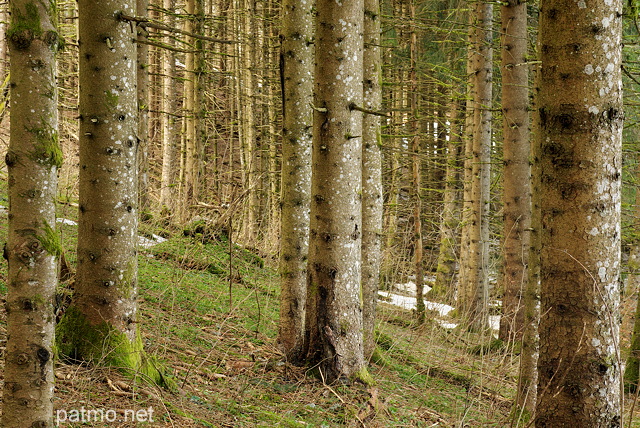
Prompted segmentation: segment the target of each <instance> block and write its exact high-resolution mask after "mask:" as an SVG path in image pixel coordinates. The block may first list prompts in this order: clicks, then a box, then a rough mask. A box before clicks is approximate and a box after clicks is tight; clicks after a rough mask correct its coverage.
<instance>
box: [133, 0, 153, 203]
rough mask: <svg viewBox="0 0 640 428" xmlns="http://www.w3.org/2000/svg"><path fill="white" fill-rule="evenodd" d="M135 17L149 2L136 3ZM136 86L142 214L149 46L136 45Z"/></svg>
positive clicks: (145, 195) (145, 190) (146, 198)
mask: <svg viewBox="0 0 640 428" xmlns="http://www.w3.org/2000/svg"><path fill="white" fill-rule="evenodd" d="M136 8H137V11H136V14H137V16H142V17H146V16H147V15H148V9H149V0H137V1H136ZM137 28H138V38H139V39H141V40H142V41H146V30H145V29H144V28H142V27H140V26H138V27H137ZM137 50H138V52H137V58H138V60H137V69H138V73H137V86H138V132H137V136H138V198H139V199H140V201H139V204H140V205H139V211H140V213H142V214H144V213H145V212H147V211H148V210H149V208H150V206H149V204H150V200H149V190H150V189H149V70H148V69H149V45H147V44H146V43H138V44H137Z"/></svg>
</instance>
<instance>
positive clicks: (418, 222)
mask: <svg viewBox="0 0 640 428" xmlns="http://www.w3.org/2000/svg"><path fill="white" fill-rule="evenodd" d="M409 8H410V14H411V19H412V23H413V24H415V22H413V20H415V16H416V6H415V4H414V3H413V2H411V4H410V5H409ZM409 50H410V56H411V70H410V71H409V82H410V84H411V90H410V91H409V101H410V106H409V108H410V110H411V119H410V120H411V135H412V137H411V149H410V150H411V164H410V167H409V170H410V174H411V187H410V191H409V195H410V200H411V205H412V208H413V213H412V217H411V219H412V222H413V239H412V248H413V267H414V271H415V275H416V279H415V283H416V317H417V321H418V323H419V324H421V323H423V322H424V317H425V305H424V298H423V294H424V293H423V291H424V257H423V245H422V192H421V190H422V171H421V163H422V156H421V155H422V153H421V150H420V131H419V129H420V128H419V112H418V75H417V70H416V67H417V61H418V36H417V34H416V31H415V25H414V26H413V27H412V30H411V37H410V41H409Z"/></svg>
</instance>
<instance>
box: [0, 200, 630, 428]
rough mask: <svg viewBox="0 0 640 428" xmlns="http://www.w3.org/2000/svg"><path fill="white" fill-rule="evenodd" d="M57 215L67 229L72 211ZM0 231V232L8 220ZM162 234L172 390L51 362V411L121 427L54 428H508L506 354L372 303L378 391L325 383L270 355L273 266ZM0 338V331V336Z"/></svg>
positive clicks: (151, 301)
mask: <svg viewBox="0 0 640 428" xmlns="http://www.w3.org/2000/svg"><path fill="white" fill-rule="evenodd" d="M60 215H64V216H66V217H67V218H70V219H72V220H75V214H74V209H73V207H63V208H61V213H60ZM143 228H144V229H145V233H153V232H154V230H153V228H152V227H151V226H149V225H143ZM58 231H59V233H60V234H61V237H62V239H61V242H62V245H63V247H64V251H65V254H66V256H67V259H68V260H69V262H70V263H71V264H72V265H73V264H74V263H75V255H74V253H75V245H76V240H77V228H76V226H73V225H66V224H58ZM0 233H5V234H6V221H0ZM163 234H164V235H166V236H170V239H169V240H167V241H166V242H163V243H161V244H158V245H156V246H154V247H151V248H149V249H141V251H140V255H139V323H140V329H141V332H142V336H143V341H144V344H145V349H146V350H147V352H148V353H149V354H150V355H151V356H153V357H154V358H156V359H157V360H159V361H160V362H161V363H162V364H164V365H165V366H166V367H167V368H168V369H169V372H170V373H169V374H170V376H171V378H172V379H173V380H174V381H175V383H176V385H177V388H176V390H174V391H167V390H163V389H161V388H158V387H154V386H151V385H150V384H147V383H146V382H141V381H139V380H138V381H136V380H132V379H131V377H128V376H123V375H122V373H120V372H119V371H118V370H114V369H113V368H100V367H88V366H85V365H77V364H70V363H68V362H65V361H58V362H57V364H56V401H55V408H56V409H57V410H65V411H70V410H73V409H81V408H85V409H94V410H95V409H104V410H107V409H113V410H115V411H116V412H117V415H118V420H117V423H108V422H95V421H94V422H92V423H90V424H84V425H83V424H81V423H80V422H70V421H68V420H67V421H63V422H64V423H61V424H59V426H69V427H79V426H87V425H89V426H95V427H111V426H118V427H145V426H153V427H256V426H258V427H259V426H265V427H267V426H268V427H271V426H279V427H335V426H348V427H436V426H437V427H463V426H468V427H505V426H509V422H508V421H509V412H510V410H511V403H512V400H513V397H514V393H515V386H516V374H517V362H518V361H517V356H516V355H513V354H511V353H510V351H509V347H508V346H498V344H495V343H488V344H486V345H485V346H483V347H479V346H478V342H479V338H478V337H476V336H473V335H472V334H470V333H466V332H463V331H459V330H446V329H443V328H442V327H440V326H439V325H438V324H437V323H435V322H430V321H429V320H428V321H427V322H426V323H425V324H424V325H422V326H416V325H415V323H414V320H413V314H412V313H411V312H409V311H405V310H402V309H399V308H396V307H393V306H391V305H389V304H387V303H384V302H381V303H380V304H379V321H378V324H377V343H378V348H379V349H378V353H377V358H376V360H375V361H376V362H375V363H372V364H371V366H370V369H369V370H370V373H371V375H372V376H373V378H374V379H375V381H376V384H375V386H372V387H365V386H362V385H342V384H336V385H326V384H324V383H323V382H322V381H321V380H319V379H316V378H314V377H312V376H311V375H310V374H309V372H308V371H307V370H306V369H305V368H300V367H295V366H291V365H289V364H287V363H286V362H284V361H283V358H282V355H281V353H280V352H279V350H278V349H277V347H276V344H275V336H276V333H277V319H278V277H277V274H276V271H275V269H274V268H273V266H271V265H272V264H273V261H271V260H267V259H262V258H260V257H259V256H257V255H256V254H255V253H254V252H252V251H249V250H247V249H244V248H242V247H240V246H238V245H229V242H228V241H226V240H224V239H222V240H217V241H215V240H214V241H211V240H208V241H206V242H204V241H202V240H200V239H198V237H195V238H194V237H185V236H183V234H182V233H181V231H175V232H174V233H173V234H171V233H167V231H166V230H164V231H163ZM1 263H3V268H2V270H1V271H0V272H2V273H1V274H0V275H2V276H0V289H2V290H3V291H4V290H6V288H5V285H4V275H6V274H5V272H6V262H5V261H4V260H2V262H1ZM4 317H5V314H4V310H3V309H0V318H4ZM0 325H1V324H0ZM5 334H6V332H5V331H4V328H3V327H0V339H4V337H2V336H4V335H5ZM0 364H2V363H0ZM632 399H633V397H630V398H629V399H628V400H627V402H628V403H630V402H631V401H632ZM629 406H630V404H629ZM637 407H640V406H636V409H637ZM127 409H133V410H136V411H137V410H144V409H152V410H153V418H154V422H153V423H149V422H137V423H136V422H133V421H124V420H123V417H124V412H125V411H126V410H127ZM636 419H637V420H640V418H637V417H636ZM627 421H628V419H627ZM625 426H626V425H625ZM632 426H634V427H640V423H639V422H635V421H634V424H633V425H632Z"/></svg>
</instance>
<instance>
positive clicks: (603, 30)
mask: <svg viewBox="0 0 640 428" xmlns="http://www.w3.org/2000/svg"><path fill="white" fill-rule="evenodd" d="M540 19H541V20H540V40H541V41H540V49H539V52H540V53H541V54H540V56H541V61H542V68H541V80H540V89H539V91H540V92H539V105H538V109H539V114H540V129H539V138H540V144H541V148H540V150H541V170H542V187H541V194H542V200H541V212H542V227H543V229H542V247H541V264H542V265H541V266H542V268H541V269H542V270H541V314H542V316H541V320H540V359H539V362H538V372H539V380H538V392H539V396H538V405H537V411H536V416H535V424H536V427H551V426H553V427H562V426H572V427H573V426H585V427H587V426H590V427H596V426H597V427H614V426H615V427H617V426H621V394H620V369H621V367H620V354H619V341H618V339H619V337H618V336H619V326H618V316H619V285H618V282H619V275H620V176H621V151H622V150H621V138H622V122H623V114H622V83H621V67H620V65H621V25H622V3H621V2H619V1H609V0H594V1H592V2H589V3H588V5H587V6H585V5H584V4H581V3H578V4H576V3H574V2H567V1H564V0H548V1H543V2H542V7H541V14H540Z"/></svg>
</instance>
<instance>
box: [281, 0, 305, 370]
mask: <svg viewBox="0 0 640 428" xmlns="http://www.w3.org/2000/svg"><path fill="white" fill-rule="evenodd" d="M313 7H314V2H306V1H305V2H301V1H300V0H285V2H284V4H283V5H282V14H283V15H282V23H283V27H282V36H281V37H282V52H281V58H280V61H281V63H280V67H281V70H280V73H281V76H280V78H281V79H282V80H281V83H282V99H283V115H284V117H283V124H282V197H281V206H282V214H281V229H280V264H279V270H280V278H281V287H282V289H281V292H280V324H279V330H278V343H279V344H280V346H281V347H282V349H283V351H284V353H285V355H287V358H289V359H291V360H293V361H299V360H300V359H301V358H302V357H303V356H302V355H301V352H302V344H303V341H304V331H305V329H304V316H305V315H304V313H305V302H306V296H307V257H308V253H309V207H310V204H311V138H312V129H313V111H312V110H311V103H312V102H313V78H312V76H313V43H311V41H312V40H313Z"/></svg>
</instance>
